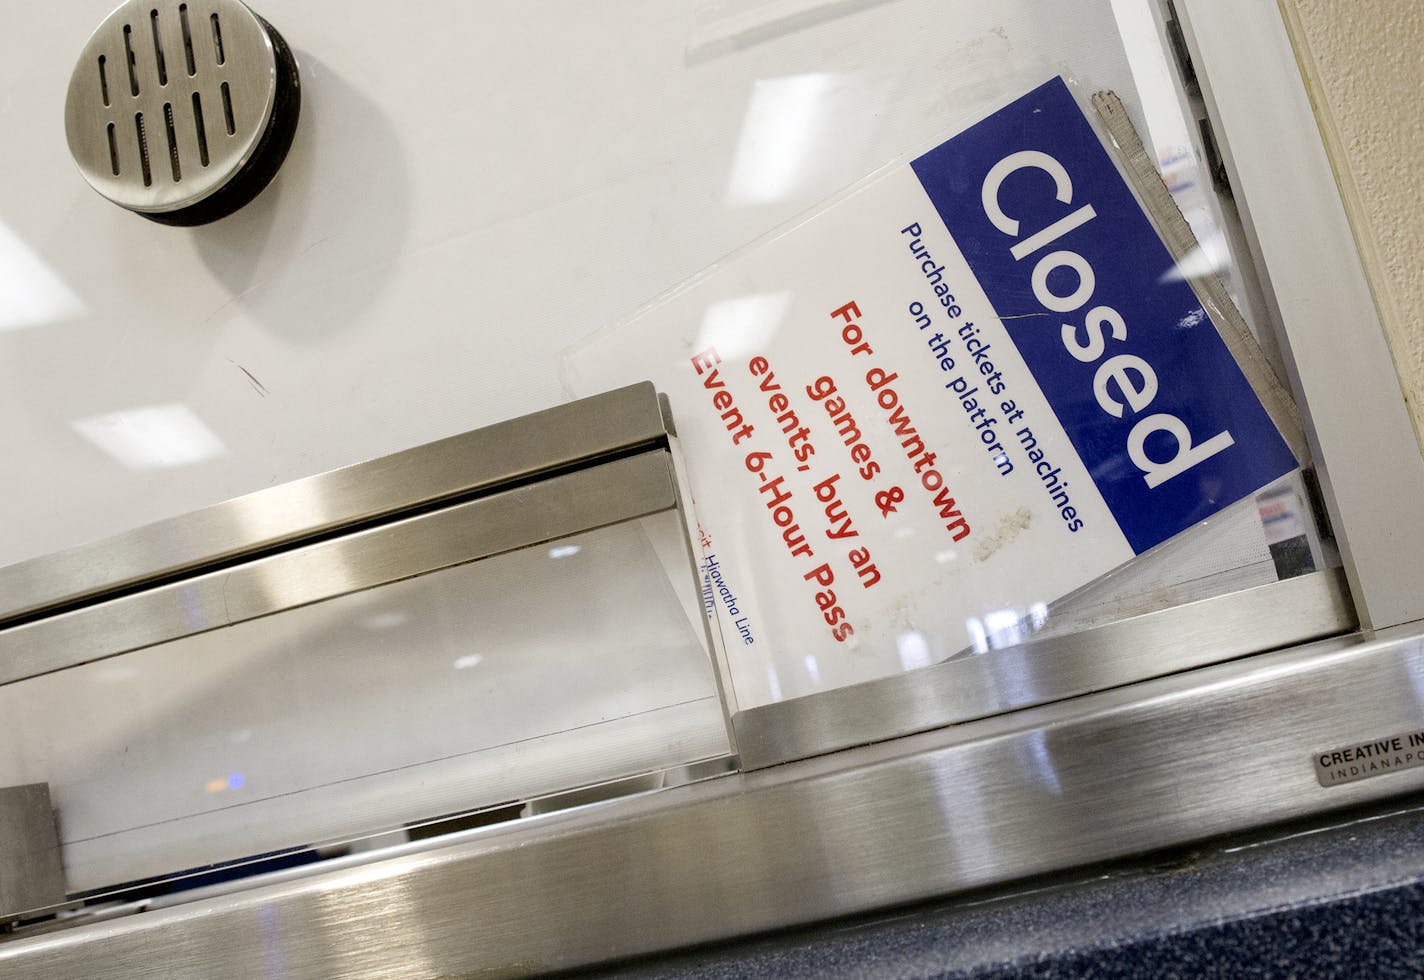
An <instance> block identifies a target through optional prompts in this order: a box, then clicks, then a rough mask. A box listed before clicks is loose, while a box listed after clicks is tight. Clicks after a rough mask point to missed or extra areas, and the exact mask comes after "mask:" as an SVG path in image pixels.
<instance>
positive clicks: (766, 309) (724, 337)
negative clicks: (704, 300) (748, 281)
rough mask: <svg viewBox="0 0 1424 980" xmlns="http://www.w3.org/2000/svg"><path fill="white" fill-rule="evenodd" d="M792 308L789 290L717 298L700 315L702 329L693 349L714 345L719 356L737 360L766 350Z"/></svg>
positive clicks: (724, 358)
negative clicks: (731, 297)
mask: <svg viewBox="0 0 1424 980" xmlns="http://www.w3.org/2000/svg"><path fill="white" fill-rule="evenodd" d="M790 308H791V294H790V293H789V292H781V293H758V294H755V295H751V296H737V297H735V298H733V299H724V300H719V301H718V302H716V303H713V304H712V305H711V306H709V307H707V312H706V313H704V314H703V315H702V332H701V333H700V334H699V335H698V337H697V346H696V347H695V348H694V350H708V349H710V348H713V347H715V348H716V349H717V353H718V355H719V356H720V357H721V358H722V360H724V361H727V360H736V359H738V358H743V357H748V356H750V355H751V354H753V353H755V352H760V351H765V350H766V348H767V345H769V344H770V343H771V341H772V340H773V339H774V338H775V337H776V332H777V331H778V330H780V329H781V324H782V321H783V320H785V319H786V312H787V310H789V309H790Z"/></svg>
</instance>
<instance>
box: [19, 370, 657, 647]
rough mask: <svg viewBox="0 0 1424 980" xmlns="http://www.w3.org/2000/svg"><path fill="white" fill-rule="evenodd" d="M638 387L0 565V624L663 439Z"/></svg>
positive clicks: (649, 391) (650, 402)
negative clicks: (64, 549)
mask: <svg viewBox="0 0 1424 980" xmlns="http://www.w3.org/2000/svg"><path fill="white" fill-rule="evenodd" d="M667 435H668V431H667V426H666V424H665V423H664V420H663V415H662V409H661V406H660V404H659V403H658V399H657V397H656V394H655V391H654V388H653V386H652V385H651V384H650V383H643V384H638V385H631V386H629V387H627V388H621V389H619V390H617V391H611V392H608V393H606V394H602V395H595V396H594V397H592V398H586V399H582V400H580V401H577V402H571V403H569V404H567V405H559V406H557V407H555V408H551V409H548V410H546V411H543V412H536V413H534V414H533V415H526V416H523V417H521V418H517V419H511V420H509V421H507V422H500V423H497V424H495V425H489V426H486V427H484V428H482V429H476V430H475V431H473V432H467V433H464V434H462V435H458V436H451V437H450V438H448V439H442V440H440V441H439V442H433V443H430V444H428V445H425V446H418V447H416V448H414V449H408V450H406V451H405V452H399V453H395V454H393V455H390V456H383V457H381V458H380V459H374V460H370V461H368V462H365V463H357V464H355V465H353V466H347V467H344V468H343V469H339V470H332V471H331V472H329V473H323V474H321V475H319V476H314V477H310V478H309V479H305V480H297V481H294V482H292V483H285V484H282V485H281V486H276V487H272V488H270V489H267V490H260V491H258V492H256V493H252V494H248V495H247V496H245V497H237V498H235V499H233V500H228V501H224V502H223V503H220V504H215V505H213V506H212V507H207V508H204V509H203V510H198V511H194V512H192V513H190V514H184V515H183V516H181V517H175V518H171V519H169V520H165V521H160V522H158V523H156V524H151V525H149V526H147V527H141V528H138V529H136V530H133V531H129V532H127V533H125V534H121V535H118V536H116V537H113V538H108V539H106V540H103V541H97V542H95V543H93V544H89V545H83V546H81V547H78V548H74V549H71V550H69V551H63V552H60V553H59V554H55V555H46V556H44V557H41V558H36V559H33V560H31V561H26V562H20V563H19V564H16V565H9V566H6V567H3V568H0V628H3V627H4V626H6V625H9V624H12V623H14V622H16V621H20V620H23V619H25V618H28V617H32V616H34V615H35V614H37V613H41V612H45V611H48V610H54V609H58V608H64V607H67V606H72V605H74V604H75V603H77V602H80V601H85V602H88V601H93V600H95V599H97V598H99V597H101V596H107V595H111V594H115V593H119V592H122V591H125V590H131V589H133V588H134V587H136V586H140V585H150V584H152V583H154V582H159V581H163V580H165V579H169V578H172V577H174V576H177V575H179V574H185V573H186V574H191V573H193V572H195V571H196V570H198V569H203V568H211V567H214V566H216V565H220V564H223V563H226V562H230V561H232V560H234V559H237V558H246V557H252V556H255V555H260V554H264V553H267V552H270V551H272V550H274V549H277V548H281V547H290V546H292V545H295V544H297V543H300V542H304V541H311V540H313V539H315V538H318V537H320V536H322V535H323V534H326V533H328V532H331V531H333V530H334V529H336V528H351V527H355V526H359V525H361V524H363V523H367V522H372V521H377V520H389V519H393V518H395V517H397V516H400V515H402V514H408V513H411V512H414V511H416V510H419V509H421V508H426V507H430V506H432V505H436V504H441V503H453V502H456V501H457V500H459V499H464V498H468V497H470V496H474V495H478V494H485V493H490V492H493V491H495V490H500V489H505V488H508V487H511V486H514V485H517V484H520V483H525V482H528V481H529V480H531V479H534V478H537V477H541V476H546V475H550V474H554V473H558V472H561V471H562V470H565V469H568V468H569V467H572V466H575V465H579V464H583V463H587V462H590V461H593V460H599V459H610V458H613V457H616V456H620V455H626V454H628V453H631V452H635V451H637V450H639V449H644V448H649V447H651V446H653V445H655V444H666V441H667Z"/></svg>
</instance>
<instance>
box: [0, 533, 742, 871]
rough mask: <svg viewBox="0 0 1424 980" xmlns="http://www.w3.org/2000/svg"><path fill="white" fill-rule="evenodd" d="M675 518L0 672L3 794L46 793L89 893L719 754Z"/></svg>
mask: <svg viewBox="0 0 1424 980" xmlns="http://www.w3.org/2000/svg"><path fill="white" fill-rule="evenodd" d="M677 521H678V518H677V515H676V514H674V513H671V512H669V513H665V514H660V515H657V516H656V517H653V518H648V519H646V520H644V521H640V522H633V523H629V524H623V525H617V526H614V527H610V528H605V529H602V530H600V531H594V532H590V533H588V534H583V535H579V536H578V537H576V538H572V539H565V540H563V541H560V542H557V543H555V544H553V545H543V546H537V547H531V548H526V549H522V550H520V551H516V552H511V553H509V554H505V555H500V556H498V557H495V558H490V559H486V560H482V561H476V562H471V563H469V564H466V565H461V566H456V567H453V568H447V569H444V570H441V571H438V572H433V573H429V574H426V575H422V576H418V577H416V578H411V579H405V580H402V581H398V582H392V583H389V584H387V585H383V586H379V587H377V588H374V589H369V590H365V591H361V592H353V593H350V594H347V595H343V596H340V597H338V598H335V599H329V600H326V601H323V602H318V603H313V604H311V605H308V606H304V607H301V608H297V609H291V610H288V611H286V612H282V613H278V614H276V615H272V616H267V617H263V618H260V619H253V620H248V621H245V622H241V623H238V624H236V625H233V626H229V627H225V628H222V629H217V630H212V631H209V632H205V633H199V634H195V635H192V636H189V637H186V638H184V639H181V640H175V641H171V642H168V643H161V644H157V645H155V646H152V647H147V648H145V649H142V650H137V651H134V652H132V653H127V654H124V655H122V656H119V657H115V658H112V659H110V660H104V661H97V662H94V663H89V664H84V665H81V666H78V667H72V668H68V669H66V670H61V671H56V672H54V673H51V674H45V675H42V676H39V677H33V678H29V679H26V680H23V681H18V682H15V683H12V684H6V685H0V718H4V719H5V722H6V725H7V730H8V732H9V733H10V738H9V740H8V745H7V751H5V752H0V785H12V784H20V783H28V782H46V783H48V784H49V785H50V787H51V792H52V793H53V798H54V801H55V805H56V808H57V809H58V811H59V818H60V825H61V828H62V829H61V833H62V847H63V851H64V861H65V866H66V869H67V873H68V875H69V882H70V887H71V888H73V889H74V890H76V891H89V890H93V889H102V888H106V887H109V886H112V885H116V884H120V883H123V882H126V881H135V880H139V879H144V878H149V877H154V876H164V875H167V874H171V873H174V872H177V871H181V870H183V869H187V868H195V867H201V866H205V865H209V864H213V863H217V862H223V861H231V860H238V859H242V858H245V857H248V856H251V855H254V854H263V853H269V852H273V851H278V850H282V849H285V848H290V847H303V846H308V845H311V844H314V843H324V842H334V841H340V840H349V839H351V838H353V837H362V836H366V835H369V834H372V833H379V832H382V831H385V830H389V829H392V828H400V827H402V826H404V825H406V824H410V823H414V822H419V821H425V820H429V819H431V818H434V817H440V816H444V815H448V814H454V813H460V812H465V811H469V810H474V809H479V808H483V807H490V806H499V805H504V804H508V803H509V802H510V801H512V800H527V799H532V798H535V797H538V796H541V795H546V794H549V793H558V792H563V791H565V790H568V789H571V788H577V787H580V786H584V785H588V784H593V783H602V782H606V781H610V780H615V779H621V778H624V777H626V776H628V775H641V774H644V773H649V772H658V771H660V770H662V769H666V768H669V767H676V766H681V765H685V764H688V763H691V762H695V761H698V760H701V759H706V758H709V757H712V756H717V755H723V754H725V753H726V752H727V751H728V749H727V742H726V730H725V726H724V720H723V717H722V712H721V706H720V702H719V701H718V698H717V694H716V686H715V683H714V682H713V679H712V673H711V666H710V662H709V659H708V655H707V651H706V649H705V646H704V642H703V639H704V637H703V633H702V628H701V625H702V624H701V622H700V621H698V620H697V619H695V618H693V619H690V618H689V617H688V615H687V613H686V612H685V610H684V606H683V602H682V601H681V599H680V597H679V596H678V594H677V592H676V589H677V588H678V587H683V588H686V589H688V591H690V586H691V579H690V576H687V575H686V573H685V571H683V574H680V575H677V576H675V577H670V576H669V575H668V574H667V573H666V572H665V571H664V569H663V567H662V565H661V564H660V563H659V562H658V561H656V559H655V557H654V554H653V552H652V551H651V549H650V546H649V537H648V535H650V534H651V535H658V536H664V535H670V534H681V533H682V532H681V529H680V528H679V527H678V526H677ZM551 548H564V549H573V551H574V552H576V553H577V555H578V557H577V558H576V559H574V560H559V561H551V560H550V558H549V553H550V550H551ZM694 613H695V607H694Z"/></svg>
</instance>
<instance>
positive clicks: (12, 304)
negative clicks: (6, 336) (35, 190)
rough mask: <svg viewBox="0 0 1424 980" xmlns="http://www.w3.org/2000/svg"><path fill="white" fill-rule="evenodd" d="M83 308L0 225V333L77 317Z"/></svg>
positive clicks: (47, 266) (37, 257) (24, 246)
mask: <svg viewBox="0 0 1424 980" xmlns="http://www.w3.org/2000/svg"><path fill="white" fill-rule="evenodd" d="M85 312H86V308H85V306H84V304H83V303H82V302H80V300H79V297H78V296H76V295H75V294H74V292H73V290H71V289H70V288H69V287H68V286H66V285H65V284H64V282H63V281H62V280H61V279H60V278H59V276H58V275H57V274H56V273H55V271H54V270H53V269H52V268H50V266H49V265H48V264H47V263H46V262H45V261H44V260H43V259H41V258H40V257H39V256H38V255H36V254H35V253H34V251H33V250H31V249H30V247H29V246H28V245H26V244H25V243H24V242H23V241H22V240H21V239H20V237H19V236H18V235H16V234H15V233H14V232H13V231H11V230H10V229H9V228H7V227H6V226H5V225H4V224H3V223H0V332H3V331H6V330H19V329H21V328H23V327H34V326H39V325H40V324H44V323H53V322H54V321H56V320H69V319H73V318H75V317H78V316H81V315H83V314H84V313H85Z"/></svg>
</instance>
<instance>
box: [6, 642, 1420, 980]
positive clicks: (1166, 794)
mask: <svg viewBox="0 0 1424 980" xmlns="http://www.w3.org/2000/svg"><path fill="white" fill-rule="evenodd" d="M1390 632H1391V633H1392V634H1394V635H1392V636H1389V637H1381V638H1378V639H1376V640H1372V641H1371V640H1363V639H1361V638H1358V637H1356V638H1351V639H1333V640H1326V641H1322V642H1319V643H1317V644H1314V645H1311V646H1306V647H1301V648H1294V649H1291V650H1286V651H1278V652H1276V653H1270V654H1263V655H1261V656H1259V657H1252V658H1249V659H1246V660H1239V661H1235V662H1231V663H1226V664H1219V665H1216V666H1213V667H1207V668H1203V669H1201V670H1200V671H1194V672H1192V673H1189V674H1179V675H1174V676H1171V677H1165V678H1160V679H1157V680H1154V681H1148V682H1144V683H1143V684H1140V685H1135V686H1133V687H1132V688H1126V689H1117V690H1112V691H1106V692H1102V693H1099V694H1094V695H1089V696H1088V697H1085V698H1080V699H1076V700H1074V701H1071V702H1066V703H1059V704H1053V705H1048V706H1046V707H1043V708H1035V709H1029V710H1026V711H1023V712H1018V713H1015V714H1014V715H1010V716H1000V717H995V718H989V719H984V720H983V721H980V722H975V723H972V724H969V725H964V726H958V727H955V728H948V729H941V730H939V731H935V732H928V733H924V734H921V735H915V736H911V737H909V738H906V739H901V740H897V741H895V742H889V743H881V744H878V745H872V746H865V747H862V748H859V749H854V750H850V751H847V752H844V753H839V754H837V755H834V756H825V757H821V758H817V759H809V760H804V761H802V762H795V763H790V764H788V765H786V766H780V767H777V768H774V769H767V770H763V771H760V772H754V773H743V774H734V775H729V776H725V777H722V778H718V779H712V780H709V781H706V782H701V783H695V784H691V785H688V786H683V787H678V788H675V789H671V790H667V791H663V792H658V793H650V794H647V795H645V796H638V797H632V798H628V799H625V800H620V801H614V802H611V803H606V804H597V805H595V806H593V807H589V808H587V809H583V810H574V811H567V812H564V813H556V814H551V815H549V816H547V817H538V818H534V819H531V820H528V821H520V823H519V824H517V825H509V826H506V827H496V828H490V829H489V830H488V831H484V832H477V833H476V834H475V835H474V836H472V837H471V838H469V839H467V840H464V841H462V842H460V843H458V844H452V845H450V846H448V847H445V848H441V849H438V850H435V851H430V852H427V853H424V854H420V855H411V856H407V857H400V858H392V859H389V860H386V861H382V862H378V863H376V864H372V865H367V866H364V867H359V868H351V869H347V870H342V871H334V872H331V873H328V874H324V875H318V876H315V877H312V878H308V879H305V880H302V881H296V882H286V883H276V884H272V885H266V886H262V887H255V888H253V889H251V890H249V891H247V892H244V893H240V894H236V895H229V896H224V897H222V898H220V899H216V900H212V901H201V902H194V903H192V904H190V905H185V906H178V907H174V908H169V909H165V910H161V911H154V912H149V913H146V914H144V915H140V916H132V917H128V918H125V919H121V920H113V921H109V922H100V923H95V924H93V925H87V926H79V927H76V928H74V929H71V930H68V931H65V932H61V933H54V934H51V935H47V936H36V937H34V938H29V939H27V938H17V939H14V940H12V941H10V942H7V943H0V968H3V969H4V970H5V972H6V976H7V977H11V978H14V980H22V978H26V977H46V978H48V977H53V976H80V975H89V974H91V973H96V972H103V973H104V974H105V975H106V976H111V977H116V978H123V977H150V976H154V975H158V974H162V975H173V976H190V977H195V978H201V977H208V976H219V975H231V974H233V973H240V972H251V971H257V972H261V970H262V969H263V968H264V964H269V965H270V964H271V963H273V962H277V961H280V963H281V964H282V969H281V972H282V973H283V975H284V976H291V977H308V976H310V977H318V976H338V975H339V976H350V977H393V976H447V975H448V976H466V975H479V976H486V975H488V976H509V975H520V974H526V973H533V972H536V971H541V970H552V969H558V968H568V967H574V966H580V965H587V964H589V963H594V962H600V961H606V960H609V959H613V958H621V957H628V956H633V955H639V954H645V953H650V952H656V951H659V950H666V949H671V948H675V947H679V946H686V945H690V944H694V943H700V942H707V941H712V940H716V939H721V938H726V937H729V936H732V935H738V934H744V933H749V932H753V931H762V930H768V929H775V928H782V927H786V926H791V925H796V924H803V923H807V922H811V921H815V920H818V919H825V918H830V917H833V916H838V915H847V914H853V913H857V912H864V911H869V910H871V909H875V908H882V907H885V906H888V905H892V904H902V903H906V902H912V901H917V900H924V899H928V898H935V897H939V896H943V895H945V894H949V893H952V892H955V891H961V890H965V889H968V888H973V887H979V886H985V885H991V884H995V883H1000V882H1004V881H1008V880H1012V879H1014V878H1019V877H1024V876H1028V875H1033V874H1039V873H1044V872H1048V871H1053V870H1057V869H1063V868H1068V867H1072V866H1076V865H1081V864H1086V863H1091V862H1094V861H1100V860H1106V859H1111V858H1118V857H1124V856H1128V855H1132V854H1138V853H1143V852H1147V851H1151V850H1155V849H1158V848H1162V847H1166V846H1171V845H1176V844H1182V843H1186V842H1188V841H1194V840H1201V839H1205V838H1208V837H1211V836H1214V835H1218V834H1223V833H1229V832H1234V831H1238V830H1242V829H1246V828H1248V827H1254V826H1260V825H1264V824H1267V823H1271V822H1276V821H1282V820H1289V819H1294V818H1297V817H1301V816H1305V815H1307V814H1310V813H1316V812H1322V811H1325V810H1328V809H1332V808H1340V807H1348V806H1356V805H1359V804H1361V803H1365V802H1370V801H1373V800H1379V799H1383V798H1388V797H1391V796H1395V795H1398V794H1401V793H1405V792H1413V791H1418V790H1420V789H1424V768H1415V769H1408V770H1401V771H1397V772H1393V773H1390V774H1388V775H1386V776H1383V777H1380V778H1375V779H1368V780H1363V781H1361V782H1357V783H1350V784H1347V785H1343V786H1339V787H1335V788H1332V789H1329V790H1323V789H1321V788H1320V787H1319V786H1318V785H1316V783H1315V778H1314V772H1313V762H1312V757H1311V753H1312V752H1313V751H1314V750H1316V749H1319V748H1320V747H1321V746H1324V745H1329V744H1348V743H1350V742H1351V741H1352V740H1358V739H1360V738H1368V737H1370V736H1371V735H1372V734H1374V733H1375V732H1376V731H1379V732H1383V731H1394V730H1405V729H1407V728H1409V727H1417V726H1418V725H1419V724H1420V721H1421V718H1422V717H1424V700H1421V693H1420V691H1419V690H1418V689H1417V688H1416V687H1415V686H1414V685H1413V684H1409V683H1404V682H1403V681H1402V679H1403V678H1405V677H1414V676H1418V675H1419V673H1420V672H1421V671H1424V643H1421V637H1420V635H1419V634H1418V633H1416V632H1404V631H1400V630H1393V631H1390ZM1364 705H1368V706H1369V709H1370V710H1369V712H1367V713H1362V712H1360V711H1359V710H1356V709H1358V708H1360V707H1361V706H1364ZM274 958H275V959H274Z"/></svg>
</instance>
